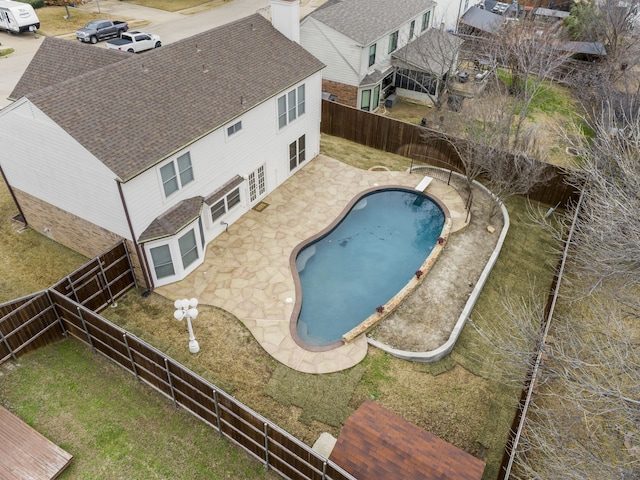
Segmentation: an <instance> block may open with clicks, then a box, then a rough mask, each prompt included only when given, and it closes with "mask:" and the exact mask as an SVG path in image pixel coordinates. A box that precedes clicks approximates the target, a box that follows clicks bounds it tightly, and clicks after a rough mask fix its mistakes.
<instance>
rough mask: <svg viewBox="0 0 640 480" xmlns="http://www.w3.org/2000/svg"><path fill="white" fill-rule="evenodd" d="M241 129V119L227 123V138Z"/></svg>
mask: <svg viewBox="0 0 640 480" xmlns="http://www.w3.org/2000/svg"><path fill="white" fill-rule="evenodd" d="M241 130H242V120H240V121H238V122H235V123H233V124H231V125H229V126H228V127H227V138H231V137H232V136H234V135H236V134H237V133H240V131H241Z"/></svg>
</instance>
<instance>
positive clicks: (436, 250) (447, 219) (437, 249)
mask: <svg viewBox="0 0 640 480" xmlns="http://www.w3.org/2000/svg"><path fill="white" fill-rule="evenodd" d="M384 190H405V191H407V192H411V193H416V194H418V193H419V194H421V195H424V196H425V197H428V198H429V199H430V200H432V201H433V202H435V203H436V204H437V205H438V206H439V207H440V209H441V210H442V213H443V214H444V224H443V226H442V230H441V232H440V235H439V237H440V238H442V239H444V240H443V241H442V242H440V241H439V242H437V243H436V244H435V245H434V247H433V249H432V250H431V253H430V254H429V256H428V257H427V258H426V259H425V261H424V262H423V263H422V266H421V267H420V270H422V272H423V275H421V277H420V278H416V277H415V276H413V277H412V278H411V280H410V281H409V283H407V284H406V285H405V286H404V287H403V288H402V290H400V291H399V292H398V293H397V294H396V295H394V296H393V297H392V298H391V299H390V300H389V301H388V302H387V303H385V304H384V305H383V307H384V309H383V312H382V313H377V312H376V313H373V314H372V315H370V316H369V317H367V318H365V319H364V320H363V321H362V322H360V324H359V325H357V326H356V327H354V328H352V329H351V330H349V331H348V332H346V333H345V334H343V335H342V340H337V341H335V342H332V343H330V344H328V345H309V344H308V343H307V342H305V341H304V340H303V339H302V338H301V337H300V335H299V334H298V317H299V316H300V310H301V309H302V286H301V284H300V276H299V274H298V269H297V267H296V258H297V257H298V254H299V253H300V251H301V250H302V249H303V248H305V247H307V246H308V245H310V244H312V243H314V242H315V241H316V240H318V239H319V238H322V237H324V236H326V235H327V234H328V233H329V232H331V230H333V229H334V228H336V227H337V226H338V224H339V223H340V222H342V220H343V219H344V218H345V217H346V216H347V215H348V214H349V212H350V211H351V209H352V208H353V207H354V205H355V204H356V203H358V202H359V201H360V200H361V199H362V198H363V197H365V196H368V195H370V194H371V193H374V192H378V191H384ZM451 225H452V220H451V215H450V212H449V209H448V208H447V206H446V205H445V204H444V203H443V202H442V201H441V200H440V199H439V198H437V197H435V196H433V195H430V194H428V193H425V192H421V191H418V190H412V189H411V188H410V187H407V186H406V185H384V186H376V187H372V188H368V189H366V190H363V191H361V192H360V193H359V194H357V195H356V196H354V197H353V198H352V199H351V201H349V203H348V204H347V206H346V207H345V208H344V209H343V210H342V212H340V214H339V215H338V216H337V217H336V218H335V220H334V221H333V222H331V224H329V226H327V227H326V228H324V229H323V230H321V231H320V232H318V233H316V234H315V235H313V236H311V237H309V238H307V239H306V240H304V241H302V242H300V243H299V244H298V245H296V246H295V248H294V249H293V250H292V251H291V255H290V256H289V267H290V269H291V276H292V277H293V283H294V288H295V302H294V304H293V312H292V313H291V318H290V321H289V333H290V334H291V338H293V341H294V342H295V343H296V345H298V346H299V347H301V348H303V349H305V350H307V351H309V352H327V351H330V350H333V349H335V348H338V347H341V346H343V345H346V344H348V343H350V342H352V341H354V340H355V339H356V338H358V337H359V336H360V335H362V334H363V333H365V332H366V331H367V330H369V329H370V328H372V327H373V326H374V325H375V324H376V323H378V322H379V321H380V320H382V319H383V318H384V317H385V316H387V315H388V314H390V313H391V312H392V311H393V310H394V309H395V308H396V307H397V306H398V305H399V304H400V303H401V302H402V300H404V298H406V297H407V295H409V294H410V293H411V292H413V290H414V289H415V288H416V287H417V286H418V285H419V284H420V282H422V280H423V279H424V278H425V277H426V276H427V275H428V273H429V270H430V269H431V267H432V266H433V265H434V264H435V262H436V260H437V258H438V256H439V255H440V253H441V252H442V250H443V249H444V247H445V245H446V242H447V239H448V238H449V233H450V231H451ZM367 341H369V338H367Z"/></svg>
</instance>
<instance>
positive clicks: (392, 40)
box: [389, 30, 398, 53]
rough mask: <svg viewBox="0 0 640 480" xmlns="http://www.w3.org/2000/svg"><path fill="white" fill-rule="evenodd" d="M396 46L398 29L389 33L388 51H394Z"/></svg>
mask: <svg viewBox="0 0 640 480" xmlns="http://www.w3.org/2000/svg"><path fill="white" fill-rule="evenodd" d="M396 48H398V30H396V31H395V32H393V33H392V34H391V35H389V53H391V52H395V50H396Z"/></svg>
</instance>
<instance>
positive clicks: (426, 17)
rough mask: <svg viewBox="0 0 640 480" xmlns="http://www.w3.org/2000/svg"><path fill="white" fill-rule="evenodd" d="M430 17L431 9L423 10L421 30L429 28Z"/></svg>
mask: <svg viewBox="0 0 640 480" xmlns="http://www.w3.org/2000/svg"><path fill="white" fill-rule="evenodd" d="M430 17H431V11H429V12H424V15H422V31H423V32H424V31H425V30H426V29H427V28H429V20H430Z"/></svg>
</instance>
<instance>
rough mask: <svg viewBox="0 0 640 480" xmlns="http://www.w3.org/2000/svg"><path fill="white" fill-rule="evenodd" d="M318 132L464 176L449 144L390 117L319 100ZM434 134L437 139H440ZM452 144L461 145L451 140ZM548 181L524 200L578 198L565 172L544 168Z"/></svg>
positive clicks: (556, 201) (555, 202) (554, 201)
mask: <svg viewBox="0 0 640 480" xmlns="http://www.w3.org/2000/svg"><path fill="white" fill-rule="evenodd" d="M320 129H321V131H322V133H325V134H327V135H333V136H336V137H340V138H344V139H346V140H350V141H352V142H356V143H359V144H361V145H365V146H367V147H371V148H375V149H378V150H382V151H385V152H389V153H395V154H397V155H402V156H404V157H407V158H410V159H411V160H412V165H418V164H422V165H433V166H436V167H440V168H444V169H448V170H453V171H456V172H460V173H464V171H465V169H464V165H463V164H462V162H461V161H460V157H459V156H458V154H457V153H456V151H455V149H454V148H453V147H452V146H451V144H450V143H449V142H448V141H446V140H443V139H441V138H437V137H436V138H432V139H429V142H428V143H426V142H425V140H424V139H423V133H424V131H425V128H424V127H422V126H420V125H414V124H412V123H407V122H402V121H400V120H396V119H394V118H390V117H383V116H381V115H377V114H375V113H371V112H366V111H364V110H358V109H357V108H353V107H349V106H347V105H341V104H339V103H336V102H330V101H328V100H323V101H322V123H321V124H320ZM443 135H444V134H443V133H442V132H437V136H443ZM449 138H451V140H452V141H456V142H462V141H463V140H461V139H456V138H453V137H449ZM546 168H547V169H548V173H549V176H550V177H551V178H550V180H549V181H548V182H547V183H545V184H543V185H538V186H536V187H535V188H534V189H533V190H532V191H531V192H529V194H528V197H529V198H531V199H532V200H535V201H538V202H542V203H545V204H548V205H561V206H566V205H567V203H568V202H570V201H575V200H577V198H578V192H577V191H576V190H575V188H574V187H573V186H571V185H569V184H568V183H567V182H566V181H565V179H566V177H567V172H566V171H565V170H563V169H562V168H560V167H557V166H555V165H547V166H546Z"/></svg>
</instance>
